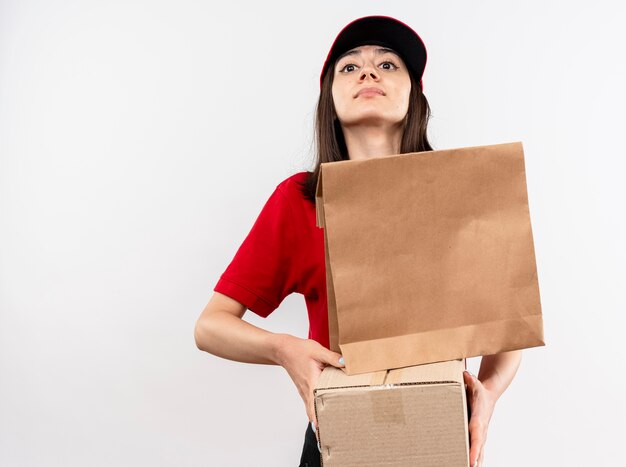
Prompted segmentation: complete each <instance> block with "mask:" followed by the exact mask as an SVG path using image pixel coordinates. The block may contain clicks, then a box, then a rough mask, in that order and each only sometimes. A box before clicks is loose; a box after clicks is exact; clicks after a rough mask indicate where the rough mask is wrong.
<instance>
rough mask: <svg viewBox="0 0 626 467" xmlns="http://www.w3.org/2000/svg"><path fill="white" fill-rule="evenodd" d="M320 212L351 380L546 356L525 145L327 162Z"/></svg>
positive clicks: (334, 334)
mask: <svg viewBox="0 0 626 467" xmlns="http://www.w3.org/2000/svg"><path fill="white" fill-rule="evenodd" d="M316 210H317V211H316V212H317V225H318V226H319V227H323V228H324V242H325V250H326V282H327V294H328V314H329V331H330V346H331V349H332V350H335V351H337V352H340V353H341V354H343V356H344V358H345V361H346V372H347V373H348V374H350V375H353V374H357V373H364V372H372V371H377V370H383V369H390V368H400V367H406V366H411V365H418V364H421V363H430V362H438V361H445V360H452V359H456V358H465V357H472V356H479V355H490V354H494V353H498V352H502V351H508V350H515V349H522V348H527V347H535V346H540V345H544V341H543V321H542V315H541V305H540V299H539V285H538V280H537V270H536V264H535V251H534V245H533V237H532V229H531V223H530V214H529V209H528V196H527V192H526V175H525V167H524V153H523V148H522V143H521V142H515V143H506V144H497V145H491V146H476V147H468V148H459V149H448V150H439V151H425V152H417V153H409V154H396V155H391V156H385V157H379V158H374V159H368V160H348V161H339V162H332V163H324V164H322V166H321V172H320V177H319V180H318V185H317V200H316Z"/></svg>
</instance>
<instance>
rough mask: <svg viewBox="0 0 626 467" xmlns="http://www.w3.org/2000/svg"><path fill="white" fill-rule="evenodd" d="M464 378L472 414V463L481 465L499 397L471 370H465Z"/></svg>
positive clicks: (473, 466) (470, 424) (474, 465)
mask: <svg viewBox="0 0 626 467" xmlns="http://www.w3.org/2000/svg"><path fill="white" fill-rule="evenodd" d="M463 378H464V379H465V384H466V385H467V397H468V401H469V406H470V414H471V415H470V420H469V437H470V465H471V466H472V467H476V466H478V467H481V466H482V465H483V459H484V453H485V449H484V448H485V441H487V428H488V426H489V421H490V420H491V414H492V413H493V409H494V407H495V405H496V400H497V397H496V396H495V395H494V394H493V393H492V392H490V391H489V390H488V389H487V388H486V387H485V386H484V385H483V383H481V382H480V380H479V379H478V378H476V376H474V375H472V374H471V373H470V372H468V371H465V372H464V373H463Z"/></svg>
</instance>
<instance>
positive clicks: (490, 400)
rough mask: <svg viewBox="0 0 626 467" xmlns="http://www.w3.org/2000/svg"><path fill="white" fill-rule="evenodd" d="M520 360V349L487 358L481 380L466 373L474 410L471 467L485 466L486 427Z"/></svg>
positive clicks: (480, 374) (481, 368)
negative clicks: (483, 464)
mask: <svg viewBox="0 0 626 467" xmlns="http://www.w3.org/2000/svg"><path fill="white" fill-rule="evenodd" d="M521 360H522V351H521V350H514V351H511V352H502V353H499V354H496V355H485V356H484V357H483V358H482V359H481V362H480V370H479V372H478V378H476V377H475V376H473V375H472V374H470V373H469V372H465V374H464V376H465V383H466V384H467V392H468V397H469V403H470V409H471V418H470V421H469V432H470V465H472V466H481V465H482V463H483V459H484V445H485V441H486V440H487V427H488V426H489V421H490V420H491V415H492V414H493V409H494V407H495V405H496V402H497V400H498V399H499V398H500V396H501V395H502V393H503V392H504V391H505V390H506V388H508V387H509V384H511V381H513V377H514V376H515V373H516V372H517V369H518V368H519V364H520V361H521Z"/></svg>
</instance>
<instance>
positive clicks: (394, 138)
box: [342, 125, 402, 160]
mask: <svg viewBox="0 0 626 467" xmlns="http://www.w3.org/2000/svg"><path fill="white" fill-rule="evenodd" d="M342 130H343V135H344V138H345V140H346V147H347V149H348V154H349V156H350V160H361V159H372V158H374V157H381V156H389V155H392V154H399V153H400V143H401V142H402V128H401V127H400V126H394V127H388V126H383V127H381V126H363V125H358V126H353V127H347V128H342Z"/></svg>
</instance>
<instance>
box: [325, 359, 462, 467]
mask: <svg viewBox="0 0 626 467" xmlns="http://www.w3.org/2000/svg"><path fill="white" fill-rule="evenodd" d="M464 369H465V362H464V360H452V361H446V362H440V363H432V364H425V365H418V366H411V367H406V368H400V369H394V370H387V371H377V372H372V373H361V374H356V375H352V376H350V375H347V374H346V373H345V372H344V371H343V370H341V369H338V368H335V367H332V366H329V367H326V368H325V369H324V371H323V372H322V374H321V376H320V378H319V380H318V382H317V385H316V388H315V390H314V394H315V413H316V415H317V421H318V435H319V440H320V448H321V456H322V465H324V466H325V467H335V466H341V467H349V466H355V467H356V466H359V467H364V466H383V465H384V466H385V467H389V466H398V467H399V466H428V467H437V466H441V467H467V466H468V465H469V439H468V428H467V420H468V415H467V403H466V396H465V385H464V382H463V370H464Z"/></svg>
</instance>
